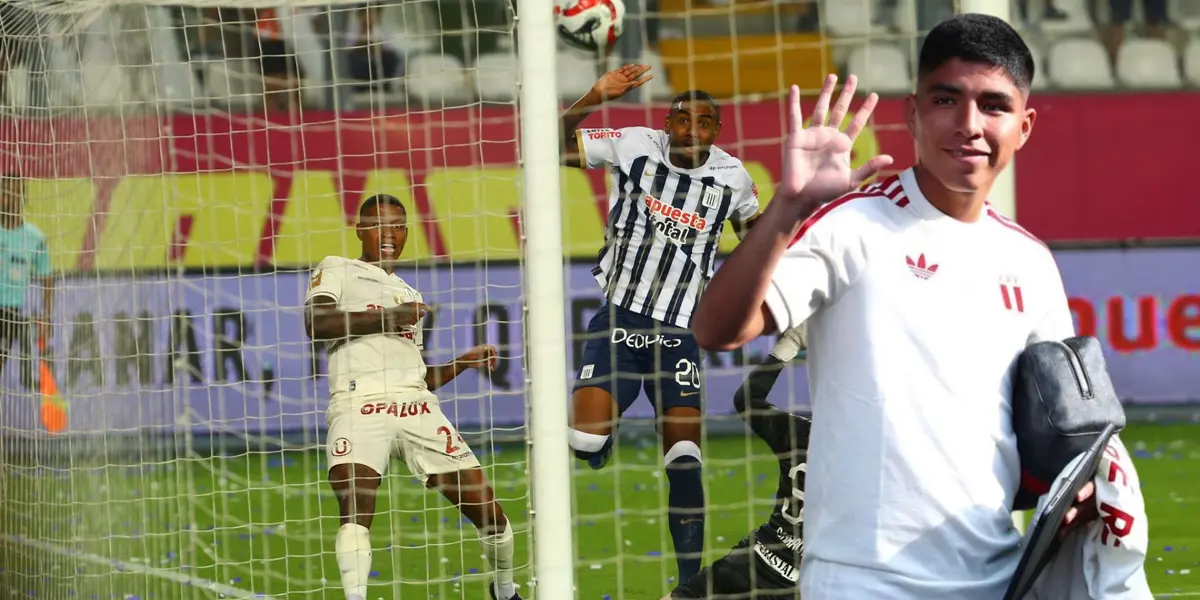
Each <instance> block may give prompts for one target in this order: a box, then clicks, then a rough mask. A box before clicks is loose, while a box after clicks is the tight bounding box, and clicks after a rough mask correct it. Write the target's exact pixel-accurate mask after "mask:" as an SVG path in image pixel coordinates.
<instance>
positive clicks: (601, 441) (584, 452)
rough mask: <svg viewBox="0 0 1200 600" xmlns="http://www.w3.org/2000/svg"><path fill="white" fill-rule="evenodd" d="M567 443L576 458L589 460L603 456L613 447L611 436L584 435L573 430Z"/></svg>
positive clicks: (568, 434) (569, 433)
mask: <svg viewBox="0 0 1200 600" xmlns="http://www.w3.org/2000/svg"><path fill="white" fill-rule="evenodd" d="M567 436H568V437H567V441H568V442H570V445H571V449H572V450H574V451H575V458H578V459H580V460H589V459H591V458H592V457H593V456H597V455H602V454H604V453H605V452H607V451H608V449H609V448H611V447H612V436H611V435H597V434H594V433H584V432H582V431H577V430H575V429H572V430H570V431H568V432H567Z"/></svg>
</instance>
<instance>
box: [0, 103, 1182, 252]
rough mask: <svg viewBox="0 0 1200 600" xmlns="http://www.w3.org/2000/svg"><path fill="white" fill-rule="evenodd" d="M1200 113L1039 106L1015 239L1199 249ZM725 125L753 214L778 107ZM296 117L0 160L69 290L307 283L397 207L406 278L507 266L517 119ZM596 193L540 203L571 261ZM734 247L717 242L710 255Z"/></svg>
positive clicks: (865, 143)
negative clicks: (384, 198)
mask: <svg viewBox="0 0 1200 600" xmlns="http://www.w3.org/2000/svg"><path fill="white" fill-rule="evenodd" d="M1194 104H1195V95H1194V94H1193V93H1190V92H1174V93H1161V94H1097V95H1086V94H1071V95H1053V94H1048V95H1042V94H1035V95H1034V97H1033V100H1032V106H1033V107H1035V108H1036V109H1037V110H1038V112H1039V117H1038V119H1037V121H1036V127H1035V129H1034V132H1033V135H1032V138H1031V139H1030V141H1029V143H1028V144H1027V145H1026V146H1025V147H1024V148H1023V149H1022V150H1021V152H1020V153H1019V154H1018V159H1017V166H1016V182H1017V217H1018V221H1020V223H1021V224H1022V225H1023V226H1024V227H1026V228H1027V229H1029V230H1030V231H1032V232H1033V233H1034V234H1035V235H1038V236H1039V237H1041V238H1042V239H1044V240H1046V241H1048V242H1058V241H1078V240H1129V239H1149V238H1169V237H1191V238H1198V237H1200V208H1198V207H1200V203H1197V202H1196V199H1197V198H1200V179H1196V178H1188V177H1180V176H1179V174H1180V173H1187V172H1189V171H1190V168H1191V166H1190V161H1191V159H1192V157H1193V156H1194V154H1195V153H1194V151H1193V147H1194V145H1195V137H1196V135H1197V132H1200V111H1196V110H1194ZM665 111H666V107H665V106H640V105H623V104H617V105H613V106H610V107H605V108H604V109H603V110H601V111H599V112H598V113H596V114H595V115H593V116H591V117H590V118H589V119H588V121H587V124H588V126H592V127H601V126H612V127H625V126H632V125H642V126H650V127H658V126H659V124H660V123H661V122H662V119H663V115H664V114H665ZM722 114H723V116H722V120H723V127H722V131H721V136H720V139H719V140H718V142H719V144H720V145H721V146H722V147H723V148H725V149H726V150H728V151H730V152H731V153H733V154H734V155H735V156H737V157H739V158H741V159H742V160H743V161H744V162H745V164H746V166H747V169H748V170H749V172H750V174H751V176H752V177H753V178H754V180H755V182H756V184H757V185H758V188H759V190H760V197H761V198H762V199H763V201H764V202H765V201H766V200H768V199H769V198H770V197H771V195H772V193H773V190H774V182H775V181H777V179H778V176H779V172H780V171H779V169H780V165H781V163H780V159H781V148H782V139H783V133H782V132H783V122H784V121H783V119H784V113H783V107H782V104H781V103H780V102H778V101H759V102H741V103H737V104H735V105H731V106H727V107H725V109H724V111H723V113H722ZM297 118H299V119H302V120H299V121H295V122H291V121H278V120H264V119H262V118H261V117H259V116H254V115H190V114H188V115H184V114H180V115H173V116H168V117H164V118H161V119H159V118H152V117H130V118H125V119H116V118H113V117H96V118H93V119H87V120H79V119H75V120H72V119H58V120H54V119H45V120H39V121H37V122H21V121H0V159H2V161H3V162H4V165H3V166H4V168H5V170H6V171H9V170H14V169H15V170H19V171H20V172H21V173H23V174H25V175H26V176H27V177H29V178H31V179H32V181H31V182H30V185H29V198H30V201H29V204H28V208H27V211H28V212H29V214H30V217H31V218H32V220H33V221H34V222H35V223H37V225H38V226H39V227H40V228H42V230H43V231H45V232H46V233H47V235H48V237H49V240H50V244H49V245H50V249H51V252H52V254H53V256H54V264H55V266H56V268H58V269H61V270H64V271H74V270H80V269H82V270H87V269H93V268H95V269H105V270H117V271H127V270H129V269H162V268H166V267H171V268H175V267H184V268H194V269H214V268H245V267H248V266H251V265H257V266H264V265H270V266H274V267H290V266H303V267H307V266H309V265H312V264H314V263H315V262H316V261H317V260H320V258H321V257H322V256H325V255H327V254H341V253H343V252H345V250H346V249H347V248H350V247H352V246H353V244H354V239H353V234H352V232H351V230H350V229H349V227H348V225H350V224H351V223H352V222H353V215H354V212H355V209H356V207H357V206H358V204H359V203H360V202H361V201H362V199H363V198H364V197H365V196H366V195H370V194H374V193H379V192H386V193H390V194H393V195H395V196H397V197H399V198H400V199H401V200H402V201H403V202H405V203H406V205H407V206H409V207H410V222H411V223H413V224H414V227H412V230H413V239H412V241H411V242H410V249H409V253H408V256H409V257H410V258H413V259H414V260H416V261H417V262H418V263H422V262H433V261H440V262H447V261H453V262H475V261H479V260H488V261H496V260H511V259H516V258H518V257H519V254H520V247H519V240H520V219H519V199H520V193H521V192H520V188H519V184H520V170H519V169H518V168H517V167H516V166H515V165H516V160H517V153H518V142H517V140H518V135H517V133H518V131H517V126H516V122H515V120H514V118H513V113H512V111H511V109H508V108H504V107H495V108H487V109H479V108H463V109H448V110H444V111H437V112H421V113H402V112H391V113H344V114H341V115H338V116H336V118H335V116H334V115H333V114H331V113H321V112H310V111H305V112H304V113H303V116H302V117H297ZM1118 124H1119V125H1118ZM1139 149H1153V151H1145V152H1142V151H1140V150H1139ZM879 152H886V153H888V154H891V155H893V156H894V157H895V159H896V163H895V164H896V165H898V166H906V165H909V164H911V163H912V161H913V159H914V151H913V142H912V139H911V137H910V136H909V133H908V131H907V128H906V126H905V118H904V103H903V100H901V99H897V98H887V99H884V100H882V101H881V102H880V104H879V107H878V108H877V109H876V112H875V118H874V121H873V122H872V124H871V126H870V127H869V128H868V129H867V130H866V131H864V132H863V134H862V135H861V136H860V137H859V138H858V141H857V143H856V145H855V148H854V160H855V161H865V160H866V159H867V158H869V157H870V156H872V155H874V154H877V153H879ZM607 179H608V177H607V173H606V172H605V171H604V170H602V169H601V170H591V171H587V172H584V171H579V170H575V169H564V172H563V187H562V189H561V190H545V191H544V193H548V194H558V196H559V197H560V198H561V201H562V208H563V213H564V218H563V227H564V238H565V243H566V246H567V253H568V255H569V256H572V257H576V258H580V257H590V256H594V253H595V252H596V248H597V247H598V246H599V243H600V240H601V239H602V237H603V224H604V216H605V215H606V211H607V200H606V198H607V193H606V188H607V186H608V181H607ZM734 244H735V240H734V236H733V235H732V233H729V232H727V234H726V236H725V237H724V239H723V242H722V250H725V251H728V250H730V249H731V248H732V247H733V246H734Z"/></svg>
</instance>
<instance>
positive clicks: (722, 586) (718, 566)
mask: <svg viewBox="0 0 1200 600" xmlns="http://www.w3.org/2000/svg"><path fill="white" fill-rule="evenodd" d="M765 568H766V567H765V566H763V565H761V564H760V563H759V560H758V559H757V558H755V556H754V555H753V554H751V552H750V550H749V548H748V546H747V545H745V542H743V543H742V544H738V545H737V546H735V547H734V548H733V550H731V551H730V552H729V554H726V555H725V556H724V557H722V558H719V559H717V560H716V561H715V562H713V564H712V565H711V566H708V567H704V568H703V569H700V572H699V573H696V574H695V575H694V576H693V577H692V578H691V579H688V580H687V581H685V582H683V583H681V584H679V585H678V586H676V587H675V589H674V590H671V598H673V599H674V600H684V599H691V600H694V599H711V600H758V599H759V598H771V599H773V600H783V599H785V598H786V599H789V600H799V599H800V584H799V583H793V582H790V581H789V582H784V581H783V580H782V579H779V578H773V577H770V576H768V575H766V574H764V571H763V570H764V569H765Z"/></svg>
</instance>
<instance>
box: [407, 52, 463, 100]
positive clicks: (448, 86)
mask: <svg viewBox="0 0 1200 600" xmlns="http://www.w3.org/2000/svg"><path fill="white" fill-rule="evenodd" d="M404 80H405V84H406V89H407V90H408V93H409V95H410V96H411V97H412V98H413V99H415V100H417V101H418V102H420V103H421V104H424V105H426V106H430V107H441V106H455V105H462V104H466V103H467V102H469V101H470V99H471V97H472V94H471V90H470V88H468V86H467V73H466V69H464V68H463V65H462V63H461V62H459V60H458V59H457V58H455V57H453V56H451V55H449V54H419V55H417V56H414V57H412V58H411V59H409V61H408V65H407V68H406V70H405V74H404Z"/></svg>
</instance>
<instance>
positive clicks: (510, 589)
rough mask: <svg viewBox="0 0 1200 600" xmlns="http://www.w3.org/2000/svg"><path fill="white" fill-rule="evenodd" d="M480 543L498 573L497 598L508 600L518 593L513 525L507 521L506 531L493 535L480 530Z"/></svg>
mask: <svg viewBox="0 0 1200 600" xmlns="http://www.w3.org/2000/svg"><path fill="white" fill-rule="evenodd" d="M479 543H480V544H482V545H483V555H484V556H486V557H487V561H488V564H489V565H491V567H492V571H493V572H495V574H496V599H497V600H508V599H509V598H512V597H513V596H515V595H516V593H517V588H516V586H515V585H513V553H514V544H513V532H512V525H510V524H508V523H505V525H504V531H502V532H500V533H496V534H492V535H483V532H480V535H479Z"/></svg>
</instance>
